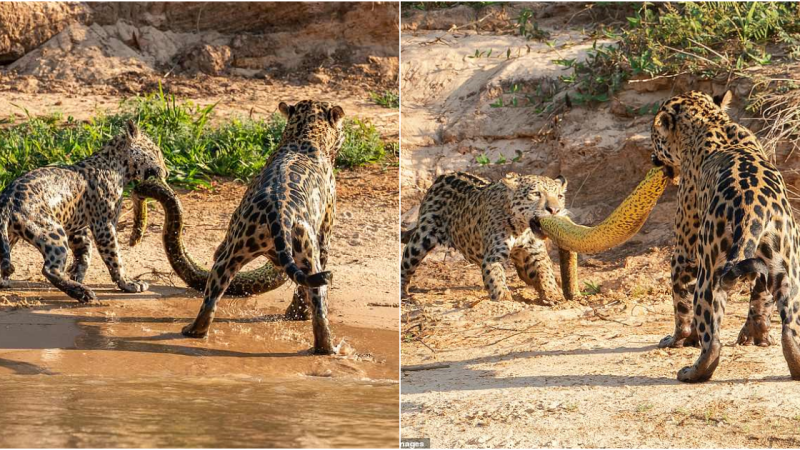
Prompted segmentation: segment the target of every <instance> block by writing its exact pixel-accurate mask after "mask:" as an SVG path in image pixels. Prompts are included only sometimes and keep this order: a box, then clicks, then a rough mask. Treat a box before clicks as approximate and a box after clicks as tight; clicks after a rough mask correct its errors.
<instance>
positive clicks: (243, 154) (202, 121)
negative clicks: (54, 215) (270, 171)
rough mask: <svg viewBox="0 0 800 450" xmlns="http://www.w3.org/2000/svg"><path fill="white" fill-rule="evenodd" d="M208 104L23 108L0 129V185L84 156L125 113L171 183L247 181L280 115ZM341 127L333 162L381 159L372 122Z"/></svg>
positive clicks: (145, 100)
mask: <svg viewBox="0 0 800 450" xmlns="http://www.w3.org/2000/svg"><path fill="white" fill-rule="evenodd" d="M214 107H215V105H210V106H206V107H200V106H198V105H195V104H193V103H192V102H188V101H187V102H182V103H178V102H177V100H176V99H175V97H173V96H168V95H165V94H164V93H163V92H162V91H159V92H157V93H153V94H150V95H146V96H143V97H139V96H137V97H134V98H131V99H128V100H125V101H123V102H122V104H121V108H120V111H119V112H117V113H115V114H110V115H107V114H103V113H99V114H98V115H97V116H95V117H93V118H92V119H90V120H88V121H86V122H80V121H77V120H75V119H74V118H72V117H67V118H66V119H63V117H62V116H60V115H57V114H56V115H52V116H48V117H32V116H30V115H29V114H27V111H25V113H26V115H27V118H26V119H25V120H23V121H21V122H19V123H15V122H13V120H12V121H11V124H10V125H9V126H7V127H6V128H4V129H0V188H3V187H5V186H6V185H7V184H8V183H9V182H10V181H12V180H13V179H15V178H17V177H19V176H20V175H22V174H23V173H26V172H29V171H31V170H33V169H35V168H37V167H41V166H45V165H64V164H74V163H75V162H77V161H80V160H82V159H84V158H86V157H87V156H89V155H91V154H92V153H93V152H94V151H96V150H97V149H99V148H101V147H102V146H103V145H104V144H105V143H106V142H108V141H109V140H110V139H111V138H113V137H114V136H116V135H117V134H118V133H120V132H121V130H122V129H123V125H124V123H125V121H127V120H128V119H131V118H133V119H135V120H136V121H137V122H138V123H139V124H140V126H141V127H142V129H143V130H144V131H145V132H146V133H147V134H148V135H149V136H150V137H151V138H152V139H153V140H154V141H155V142H156V143H157V144H158V145H159V147H161V150H162V151H163V152H164V158H165V159H166V162H167V166H168V168H169V170H170V180H169V181H170V182H171V183H174V184H180V185H183V186H187V187H193V186H198V185H204V186H207V185H208V182H209V179H210V177H211V176H224V177H233V178H237V179H241V180H244V181H247V180H249V179H251V178H252V177H253V176H254V175H256V174H257V173H258V172H259V171H260V170H261V168H262V167H263V165H264V162H265V160H266V159H267V157H268V156H269V154H270V153H271V152H272V151H273V150H275V148H276V147H277V145H278V143H279V142H280V138H281V133H282V132H283V128H284V127H285V126H286V121H285V120H284V118H283V117H282V116H281V115H280V114H277V113H276V114H274V115H272V116H271V117H269V118H268V119H250V118H234V119H231V120H228V121H225V122H222V123H220V124H219V125H211V124H210V119H211V117H212V114H213V110H214ZM23 110H24V108H23ZM345 133H346V136H347V138H346V140H345V144H344V147H343V148H342V152H341V154H340V155H339V158H338V159H337V160H336V162H337V166H338V167H340V168H352V167H356V166H360V165H364V164H370V163H374V162H379V161H381V160H382V159H383V158H384V156H385V151H384V143H383V142H382V141H381V138H380V133H379V132H378V131H377V130H376V129H375V127H374V126H373V125H372V124H370V123H368V122H362V121H359V120H357V119H351V120H348V121H347V122H346V123H345Z"/></svg>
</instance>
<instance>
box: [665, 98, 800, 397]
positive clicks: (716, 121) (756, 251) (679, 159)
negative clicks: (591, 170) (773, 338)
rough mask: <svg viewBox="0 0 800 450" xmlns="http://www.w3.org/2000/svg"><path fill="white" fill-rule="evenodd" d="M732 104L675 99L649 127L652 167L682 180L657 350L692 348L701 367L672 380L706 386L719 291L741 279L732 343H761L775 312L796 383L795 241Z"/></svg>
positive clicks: (798, 300)
mask: <svg viewBox="0 0 800 450" xmlns="http://www.w3.org/2000/svg"><path fill="white" fill-rule="evenodd" d="M731 98H732V95H731V93H730V92H727V93H726V94H725V95H724V96H721V97H717V98H712V97H710V96H709V95H706V94H703V93H701V92H689V93H686V94H682V95H678V96H676V97H673V98H671V99H670V100H668V101H667V102H665V103H664V104H663V105H662V106H661V108H660V109H659V110H658V113H657V114H656V116H655V119H654V121H653V126H652V141H653V155H652V158H653V162H654V164H655V165H657V166H662V165H663V166H665V167H666V168H668V169H669V170H671V171H672V172H674V176H676V177H680V178H679V180H680V182H679V186H678V212H677V219H676V223H675V225H676V226H675V232H676V238H677V239H676V240H677V245H676V248H675V250H674V253H673V256H672V288H673V299H674V310H675V331H674V333H673V334H672V335H671V336H667V337H666V338H664V339H663V340H662V341H661V343H660V346H661V347H666V346H670V347H678V346H683V345H690V344H694V343H699V344H700V346H701V348H702V350H701V353H700V357H699V359H698V360H697V361H696V362H695V364H694V365H692V366H689V367H685V368H683V369H681V370H680V371H679V372H678V379H679V380H681V381H686V382H697V381H705V380H708V379H709V378H711V376H712V374H713V373H714V370H715V369H716V367H717V364H718V363H719V357H720V350H721V344H720V339H719V332H720V328H721V325H722V316H723V314H724V312H725V302H726V299H727V293H726V290H727V289H729V288H730V287H731V286H732V285H733V284H734V283H735V281H736V280H737V279H738V278H740V277H746V278H755V285H754V288H753V292H752V294H751V298H750V313H749V314H748V317H747V323H746V324H745V326H744V328H743V329H742V331H741V333H740V336H739V342H740V343H750V342H754V343H756V344H762V345H767V344H769V320H770V315H771V313H772V309H773V308H774V305H775V304H777V306H778V310H779V311H780V316H781V322H782V338H781V341H782V346H783V354H784V357H785V359H786V362H787V363H788V365H789V371H790V373H791V376H792V378H793V379H800V347H798V338H799V337H800V336H798V333H800V295H799V294H800V280H798V277H800V273H799V272H798V263H800V234H798V229H797V225H796V223H795V221H794V217H793V216H792V208H791V207H790V205H789V201H788V195H787V192H786V185H785V183H784V181H783V177H782V176H781V174H780V172H778V169H777V168H776V167H775V166H774V165H773V164H772V163H771V162H770V161H769V159H768V158H767V156H766V154H765V152H764V150H763V148H762V147H761V145H760V144H759V142H758V140H757V139H756V137H755V136H754V135H753V133H752V132H750V131H749V130H748V129H747V128H745V127H743V126H741V125H739V124H737V123H735V122H733V120H732V119H731V118H730V117H729V116H728V114H727V113H726V109H727V107H728V105H729V104H730V101H731ZM695 282H696V287H695V288H694V290H693V292H692V289H691V285H692V284H693V283H695ZM690 296H691V297H692V300H690ZM773 299H774V302H773Z"/></svg>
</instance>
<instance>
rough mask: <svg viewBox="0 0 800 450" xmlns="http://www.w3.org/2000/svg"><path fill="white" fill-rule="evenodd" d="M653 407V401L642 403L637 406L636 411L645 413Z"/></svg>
mask: <svg viewBox="0 0 800 450" xmlns="http://www.w3.org/2000/svg"><path fill="white" fill-rule="evenodd" d="M651 409H653V404H652V403H642V404H641V405H639V406H637V407H636V412H638V413H644V412H647V411H650V410H651Z"/></svg>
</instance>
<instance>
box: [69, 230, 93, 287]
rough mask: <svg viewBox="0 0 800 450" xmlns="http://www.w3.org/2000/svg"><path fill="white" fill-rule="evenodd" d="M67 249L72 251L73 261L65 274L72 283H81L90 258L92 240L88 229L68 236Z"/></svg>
mask: <svg viewBox="0 0 800 450" xmlns="http://www.w3.org/2000/svg"><path fill="white" fill-rule="evenodd" d="M69 248H70V250H72V257H73V261H72V264H71V265H70V266H69V268H68V269H67V273H68V274H69V278H70V279H71V280H72V281H76V282H78V283H83V279H84V278H85V277H86V271H87V270H88V269H89V263H90V262H91V258H92V239H91V237H90V236H89V229H88V228H87V229H85V230H82V231H79V232H78V233H75V234H73V235H72V236H69Z"/></svg>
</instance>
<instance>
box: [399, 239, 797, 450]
mask: <svg viewBox="0 0 800 450" xmlns="http://www.w3.org/2000/svg"><path fill="white" fill-rule="evenodd" d="M445 258H446V260H445ZM556 260H557V259H556ZM668 262H669V250H668V249H667V248H665V247H655V248H652V249H650V250H646V249H644V248H642V247H641V246H639V245H635V244H634V245H631V244H628V245H626V246H624V247H622V248H621V249H619V250H617V251H614V252H611V253H609V254H607V255H604V256H603V257H597V258H591V257H589V258H587V257H583V256H581V260H580V270H579V275H580V279H581V281H582V284H583V283H584V282H586V283H590V284H592V285H594V286H596V287H597V289H590V288H588V286H586V285H585V284H584V290H585V291H586V290H587V289H588V290H590V291H598V290H599V293H596V294H592V295H586V296H583V297H582V298H581V299H579V300H577V301H572V302H566V303H563V304H560V305H557V306H555V307H553V308H550V307H545V306H539V305H538V304H537V303H538V302H537V299H536V294H535V292H532V290H529V289H526V288H525V286H524V284H523V283H522V282H521V281H519V279H518V278H517V276H516V274H515V273H513V272H514V271H513V269H509V270H508V272H507V275H508V277H509V280H511V283H510V285H511V289H512V293H513V295H514V300H515V301H513V302H491V301H490V300H489V299H488V295H487V294H486V293H485V291H484V290H483V289H482V287H481V282H480V270H479V269H478V268H476V267H475V266H471V265H468V264H467V263H466V261H464V260H463V259H462V258H461V257H460V256H458V255H446V253H445V252H444V251H442V250H437V251H435V252H434V253H433V254H431V255H430V256H429V257H428V259H426V261H425V262H424V263H423V265H422V266H421V268H420V270H419V271H418V272H417V275H416V276H415V278H414V279H413V281H412V298H411V300H410V301H409V302H407V303H404V304H403V318H404V321H403V322H404V323H403V325H402V326H403V331H402V340H403V344H402V359H403V366H404V367H405V366H408V365H412V366H422V367H432V368H431V369H430V370H421V371H409V372H404V374H403V377H402V392H403V393H402V430H401V433H402V435H403V437H404V438H405V437H430V438H431V443H432V445H433V446H434V447H455V448H459V447H473V448H487V447H494V448H501V447H521V448H525V447H528V448H531V447H566V448H570V447H633V448H636V447H656V448H658V447H662V448H663V447H684V448H686V447H690V448H691V447H704V448H705V447H723V448H724V447H728V448H730V447H797V446H798V445H800V393H798V391H797V389H796V387H797V382H793V381H791V379H790V378H789V373H788V369H787V367H786V364H785V362H784V359H783V355H782V353H781V350H780V347H779V346H772V347H768V348H761V347H752V346H748V347H742V346H734V345H733V344H734V342H735V340H736V336H737V334H738V332H739V329H740V327H741V325H742V324H743V323H744V320H745V317H746V313H747V307H748V306H747V302H746V299H747V297H746V296H745V292H744V291H740V292H739V293H738V294H737V295H732V296H731V298H730V300H729V302H728V314H727V317H726V321H725V328H724V330H723V333H722V342H723V345H724V349H723V355H722V361H721V363H720V366H719V368H718V369H717V371H716V373H715V375H714V378H713V379H712V381H710V382H708V383H705V384H699V385H687V384H682V383H679V382H678V381H677V380H676V379H675V375H676V373H677V371H678V369H680V368H681V367H683V366H685V365H688V364H690V363H692V362H693V361H694V359H695V358H696V357H697V356H698V354H699V350H698V349H696V348H686V349H663V350H662V349H658V348H656V343H657V342H658V341H659V339H661V338H662V337H663V336H664V335H666V334H669V333H671V332H672V327H673V321H672V306H671V296H670V295H669V294H668V292H667V289H668V279H669V273H668V267H669V264H668ZM476 300H483V301H481V302H479V303H478V304H477V305H476V306H474V307H470V306H469V305H470V304H472V303H474V302H475V301H476ZM779 333H780V329H779V327H778V326H776V325H774V324H773V330H772V334H773V338H779ZM441 364H444V365H446V367H442V368H435V367H438V365H441Z"/></svg>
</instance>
